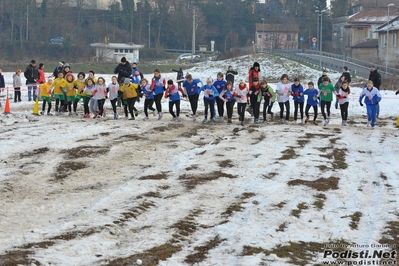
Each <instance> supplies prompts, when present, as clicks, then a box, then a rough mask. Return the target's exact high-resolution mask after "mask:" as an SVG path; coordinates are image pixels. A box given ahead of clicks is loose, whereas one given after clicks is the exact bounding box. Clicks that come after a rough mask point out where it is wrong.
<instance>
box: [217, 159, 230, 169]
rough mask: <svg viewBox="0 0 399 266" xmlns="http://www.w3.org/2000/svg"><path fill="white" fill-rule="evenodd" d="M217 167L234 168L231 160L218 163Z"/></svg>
mask: <svg viewBox="0 0 399 266" xmlns="http://www.w3.org/2000/svg"><path fill="white" fill-rule="evenodd" d="M218 165H219V167H223V168H225V167H234V164H233V162H232V161H231V160H223V161H218Z"/></svg>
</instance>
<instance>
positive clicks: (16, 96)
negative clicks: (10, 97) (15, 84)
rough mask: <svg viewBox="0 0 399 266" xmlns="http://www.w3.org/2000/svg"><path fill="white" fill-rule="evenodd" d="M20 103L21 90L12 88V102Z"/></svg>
mask: <svg viewBox="0 0 399 266" xmlns="http://www.w3.org/2000/svg"><path fill="white" fill-rule="evenodd" d="M20 101H21V88H14V102H15V103H16V102H20Z"/></svg>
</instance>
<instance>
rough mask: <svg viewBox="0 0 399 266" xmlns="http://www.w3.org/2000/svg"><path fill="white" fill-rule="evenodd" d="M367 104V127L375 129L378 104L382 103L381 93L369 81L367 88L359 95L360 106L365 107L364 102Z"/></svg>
mask: <svg viewBox="0 0 399 266" xmlns="http://www.w3.org/2000/svg"><path fill="white" fill-rule="evenodd" d="M363 98H365V99H364V103H365V104H366V109H367V126H370V125H371V129H374V126H375V122H376V119H377V107H378V103H379V102H380V101H381V93H380V91H379V90H378V89H377V88H376V87H374V84H373V82H372V81H371V80H369V81H367V87H366V88H364V89H363V91H362V92H361V93H360V95H359V103H360V106H363V103H362V100H363Z"/></svg>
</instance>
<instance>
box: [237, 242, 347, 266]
mask: <svg viewBox="0 0 399 266" xmlns="http://www.w3.org/2000/svg"><path fill="white" fill-rule="evenodd" d="M326 245H336V246H338V247H340V248H335V249H334V251H337V252H340V251H344V249H345V246H347V245H349V243H347V242H346V241H343V240H340V241H336V242H328V243H316V242H304V241H299V242H289V243H288V244H287V245H284V246H283V245H277V246H276V247H275V248H273V249H271V250H268V249H264V248H261V247H253V246H244V247H243V251H242V255H243V256H252V255H254V254H259V253H264V254H265V255H266V256H269V255H271V254H276V255H277V257H279V258H284V259H287V262H288V263H289V264H291V265H315V262H316V260H317V257H318V255H319V254H320V253H322V252H323V251H324V250H325V247H326Z"/></svg>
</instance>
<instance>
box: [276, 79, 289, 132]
mask: <svg viewBox="0 0 399 266" xmlns="http://www.w3.org/2000/svg"><path fill="white" fill-rule="evenodd" d="M276 94H277V101H278V105H279V106H280V122H281V124H288V123H289V120H290V101H289V100H290V94H291V85H290V84H288V75H287V74H283V75H282V76H281V78H280V81H279V82H278V83H277V87H276ZM284 107H285V110H286V113H285V121H284V119H283V115H284Z"/></svg>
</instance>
